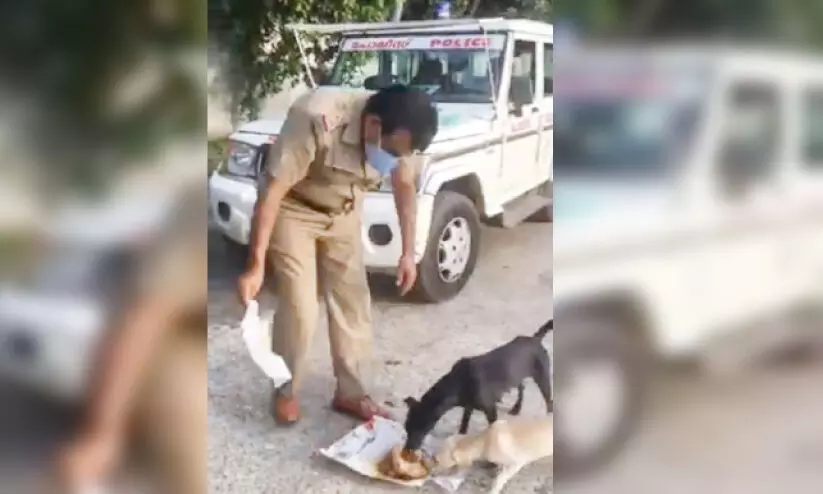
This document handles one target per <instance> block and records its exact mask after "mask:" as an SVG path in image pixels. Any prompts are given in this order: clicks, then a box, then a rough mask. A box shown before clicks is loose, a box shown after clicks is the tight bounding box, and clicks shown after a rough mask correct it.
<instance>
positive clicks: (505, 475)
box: [489, 464, 523, 494]
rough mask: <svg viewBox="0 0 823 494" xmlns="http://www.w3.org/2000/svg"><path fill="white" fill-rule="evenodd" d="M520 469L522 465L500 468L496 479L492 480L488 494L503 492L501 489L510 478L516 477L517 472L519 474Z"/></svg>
mask: <svg viewBox="0 0 823 494" xmlns="http://www.w3.org/2000/svg"><path fill="white" fill-rule="evenodd" d="M522 468H523V465H519V464H515V465H506V466H503V467H500V471H499V472H498V473H497V477H495V478H494V484H493V485H492V488H491V490H490V491H489V494H500V493H501V492H503V487H505V486H506V484H507V483H508V482H509V481H510V480H511V479H512V477H514V476H515V475H517V472H519V471H520V470H521V469H522Z"/></svg>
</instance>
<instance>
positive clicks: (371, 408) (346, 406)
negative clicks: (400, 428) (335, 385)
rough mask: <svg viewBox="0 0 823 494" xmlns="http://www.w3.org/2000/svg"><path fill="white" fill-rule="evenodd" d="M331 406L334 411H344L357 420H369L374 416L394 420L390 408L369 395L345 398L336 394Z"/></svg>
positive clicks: (344, 413)
mask: <svg viewBox="0 0 823 494" xmlns="http://www.w3.org/2000/svg"><path fill="white" fill-rule="evenodd" d="M331 407H332V409H333V410H334V411H336V412H338V413H342V414H343V415H347V416H349V417H352V418H354V419H357V420H362V421H363V422H368V421H369V420H371V419H373V418H374V417H382V418H384V419H389V420H394V419H393V418H392V416H391V414H390V413H389V412H388V410H386V409H384V408H383V407H381V406H380V405H378V404H377V403H376V402H375V401H374V400H372V399H371V398H370V397H368V396H364V397H362V398H359V399H357V398H354V399H350V398H343V397H341V396H339V395H338V396H335V397H334V401H332V404H331Z"/></svg>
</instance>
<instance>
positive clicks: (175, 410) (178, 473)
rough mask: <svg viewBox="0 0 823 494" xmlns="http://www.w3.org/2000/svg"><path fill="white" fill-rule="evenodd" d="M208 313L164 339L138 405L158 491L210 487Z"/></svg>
mask: <svg viewBox="0 0 823 494" xmlns="http://www.w3.org/2000/svg"><path fill="white" fill-rule="evenodd" d="M205 324H206V322H205V317H204V318H203V321H202V322H201V323H199V324H198V325H197V326H196V327H187V328H185V329H184V330H182V331H179V332H178V334H176V335H173V336H172V337H170V338H169V339H168V340H167V341H166V342H164V345H163V349H162V350H161V352H160V355H158V356H157V359H156V360H155V361H154V362H153V366H152V372H151V375H150V376H149V377H148V382H146V385H145V388H144V392H143V393H142V396H141V399H140V403H139V405H138V408H137V410H136V417H135V419H136V424H135V425H136V426H137V431H136V432H137V433H138V434H139V438H138V440H139V442H140V443H141V444H142V446H144V447H146V448H147V450H148V451H147V453H148V456H149V458H150V461H149V463H150V465H149V466H150V473H151V475H152V477H153V481H154V482H155V483H156V484H159V485H157V487H158V488H159V489H158V490H159V492H158V491H154V492H158V494H206V492H207V491H208V469H207V464H208V429H207V425H208V414H207V411H208V393H207V389H208V364H207V360H208V357H207V349H206V347H207V345H206V334H205Z"/></svg>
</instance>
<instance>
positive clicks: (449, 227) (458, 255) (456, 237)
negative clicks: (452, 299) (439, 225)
mask: <svg viewBox="0 0 823 494" xmlns="http://www.w3.org/2000/svg"><path fill="white" fill-rule="evenodd" d="M471 249H472V231H471V227H469V222H468V220H466V218H463V217H457V218H452V220H451V221H449V222H448V224H446V226H445V227H444V228H443V230H442V231H441V232H440V237H439V238H438V241H437V272H438V274H439V275H440V279H441V280H443V281H444V282H446V283H454V282H455V281H457V280H459V279H460V278H461V277H462V276H463V273H464V272H465V271H466V266H468V264H469V256H470V255H471Z"/></svg>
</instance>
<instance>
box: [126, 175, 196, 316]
mask: <svg viewBox="0 0 823 494" xmlns="http://www.w3.org/2000/svg"><path fill="white" fill-rule="evenodd" d="M207 204H208V202H207V199H206V193H205V190H204V189H203V188H202V187H200V186H199V184H195V185H194V186H192V187H189V188H188V189H187V190H184V191H181V194H180V196H179V197H178V205H177V207H175V208H174V211H173V214H172V215H171V216H170V217H169V218H168V221H167V223H166V225H164V228H162V229H161V230H160V231H159V232H158V233H157V235H156V238H155V239H153V241H152V242H151V244H150V245H149V246H148V250H147V251H146V252H145V253H144V256H143V258H142V266H143V269H142V272H141V276H140V279H139V280H138V286H137V289H138V291H140V292H142V293H146V294H150V295H151V296H152V297H161V298H163V299H164V300H166V301H169V302H171V303H172V304H173V305H174V306H175V309H176V310H177V312H178V313H179V314H180V317H181V319H183V320H185V321H195V322H194V323H192V324H189V325H194V326H196V327H198V328H199V329H200V330H202V331H205V328H206V305H207V303H208V279H207V276H206V274H207V271H208V257H207V242H206V232H207V225H206V222H205V220H204V213H203V211H205V209H204V208H205V207H206V205H207Z"/></svg>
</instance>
